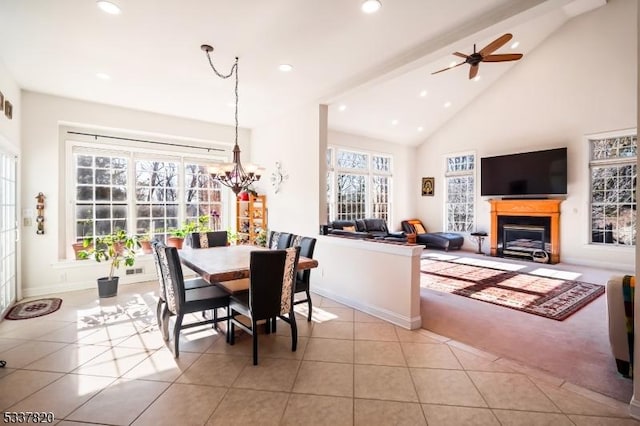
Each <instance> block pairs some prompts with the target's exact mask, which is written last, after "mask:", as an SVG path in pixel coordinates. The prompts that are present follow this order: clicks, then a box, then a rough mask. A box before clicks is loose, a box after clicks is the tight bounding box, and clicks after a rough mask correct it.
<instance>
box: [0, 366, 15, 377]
mask: <svg viewBox="0 0 640 426" xmlns="http://www.w3.org/2000/svg"><path fill="white" fill-rule="evenodd" d="M16 371H19V370H16V369H15V368H8V367H4V368H0V379H2V378H3V377H6V376H8V375H9V374H11V373H14V372H16Z"/></svg>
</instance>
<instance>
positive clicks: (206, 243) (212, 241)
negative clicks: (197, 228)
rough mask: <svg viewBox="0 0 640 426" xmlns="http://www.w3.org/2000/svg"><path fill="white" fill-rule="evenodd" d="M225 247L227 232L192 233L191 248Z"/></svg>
mask: <svg viewBox="0 0 640 426" xmlns="http://www.w3.org/2000/svg"><path fill="white" fill-rule="evenodd" d="M226 245H227V231H211V232H192V233H191V247H192V248H194V249H199V248H208V247H224V246H226Z"/></svg>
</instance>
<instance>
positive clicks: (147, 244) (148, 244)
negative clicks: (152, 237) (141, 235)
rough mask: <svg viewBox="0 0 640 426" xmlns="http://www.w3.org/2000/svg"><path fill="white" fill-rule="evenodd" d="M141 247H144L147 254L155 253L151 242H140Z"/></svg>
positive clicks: (143, 249)
mask: <svg viewBox="0 0 640 426" xmlns="http://www.w3.org/2000/svg"><path fill="white" fill-rule="evenodd" d="M140 247H142V252H143V253H145V254H150V253H153V248H152V247H151V241H140Z"/></svg>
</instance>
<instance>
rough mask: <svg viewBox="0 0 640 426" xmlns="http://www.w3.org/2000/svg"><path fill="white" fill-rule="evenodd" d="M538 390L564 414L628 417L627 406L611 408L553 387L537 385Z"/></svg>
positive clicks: (542, 384)
mask: <svg viewBox="0 0 640 426" xmlns="http://www.w3.org/2000/svg"><path fill="white" fill-rule="evenodd" d="M538 388H540V390H542V392H544V393H545V394H546V395H547V396H548V397H549V399H551V400H552V401H553V402H554V403H555V405H557V406H558V407H559V408H560V410H562V412H563V413H565V414H583V415H588V416H603V417H628V416H629V406H628V405H625V406H622V404H621V406H620V407H618V408H614V407H612V406H609V405H606V404H602V403H599V402H596V401H594V400H592V399H588V398H585V397H584V396H582V395H579V394H577V393H575V392H572V391H569V390H566V389H562V388H558V387H555V386H551V385H547V384H544V383H539V384H538Z"/></svg>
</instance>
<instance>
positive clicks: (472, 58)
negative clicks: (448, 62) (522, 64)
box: [431, 33, 522, 80]
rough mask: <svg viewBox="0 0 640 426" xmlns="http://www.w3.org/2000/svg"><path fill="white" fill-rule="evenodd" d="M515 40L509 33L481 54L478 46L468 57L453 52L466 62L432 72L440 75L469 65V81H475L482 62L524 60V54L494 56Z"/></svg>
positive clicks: (496, 40)
mask: <svg viewBox="0 0 640 426" xmlns="http://www.w3.org/2000/svg"><path fill="white" fill-rule="evenodd" d="M511 38H513V35H511V34H509V33H507V34H504V35H502V36H500V37H498V38H497V39H495V40H493V41H492V42H491V43H489V44H487V45H486V46H485V47H484V48H482V49H480V51H479V52H476V45H475V44H474V45H473V53H472V54H471V55H466V54H464V53H460V52H453V55H455V56H458V57H461V58H464V61H462V62H460V63H458V64H454V65H452V66H448V67H447V68H444V69H441V70H438V71H435V72H432V73H431V74H432V75H433V74H438V73H441V72H443V71H447V70H450V69H453V68H456V67H459V66H460V65H464V64H469V65H470V68H469V80H472V79H474V78H475V77H476V76H477V75H478V70H479V68H480V62H506V61H517V60H519V59H520V58H522V53H499V54H493V52H495V51H496V50H498V49H500V48H501V47H502V46H504V45H505V44H507V42H508V41H509V40H511Z"/></svg>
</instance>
